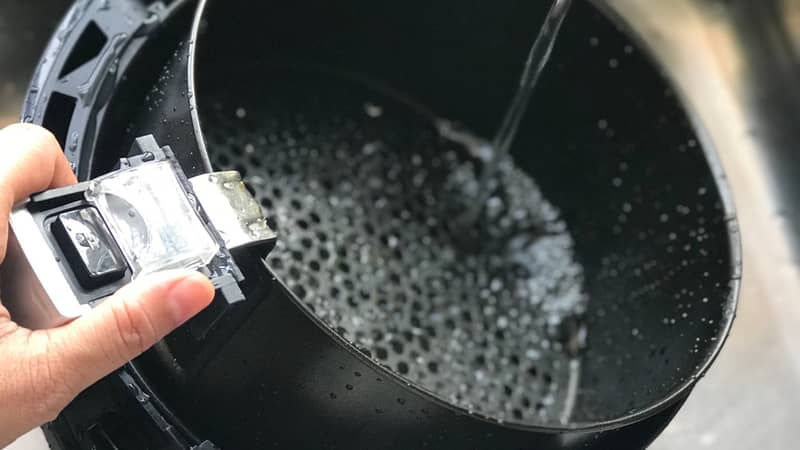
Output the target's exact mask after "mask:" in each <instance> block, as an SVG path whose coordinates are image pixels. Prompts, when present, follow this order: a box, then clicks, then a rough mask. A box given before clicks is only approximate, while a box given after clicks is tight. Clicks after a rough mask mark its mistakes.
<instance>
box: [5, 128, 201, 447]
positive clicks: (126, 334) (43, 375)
mask: <svg viewBox="0 0 800 450" xmlns="http://www.w3.org/2000/svg"><path fill="white" fill-rule="evenodd" d="M0 155H2V165H0V262H1V261H2V260H3V259H5V253H6V246H7V242H8V216H9V214H10V212H11V208H12V207H13V206H14V204H16V203H17V202H19V201H21V200H24V199H25V198H27V197H28V196H30V195H31V194H33V193H36V192H40V191H44V190H46V189H49V188H54V187H59V186H65V185H69V184H73V183H75V182H76V180H75V176H74V175H73V173H72V170H70V168H69V164H68V163H67V160H66V159H65V158H64V154H63V152H62V150H61V148H60V147H59V145H58V142H57V141H56V139H55V138H54V137H53V135H52V134H51V133H50V132H48V131H46V130H44V129H43V128H40V127H37V126H35V125H29V124H17V125H11V126H9V127H7V128H4V129H2V130H0ZM213 296H214V288H213V286H212V285H211V282H210V281H209V280H208V279H207V278H206V277H205V276H203V275H202V274H200V273H198V272H195V271H168V272H162V273H158V274H154V275H152V276H149V277H143V278H142V279H138V280H137V281H135V282H134V283H131V284H130V285H128V286H126V287H124V288H123V289H120V290H119V291H118V292H117V293H116V294H115V295H114V296H113V297H110V298H109V299H108V300H106V301H104V302H103V303H102V304H101V305H99V306H98V307H96V308H95V309H93V310H92V312H91V313H90V314H87V315H85V316H83V317H80V318H78V319H75V320H73V321H72V322H70V323H69V324H66V325H63V326H61V327H58V328H53V329H49V330H36V331H32V330H28V329H25V328H22V327H20V326H18V325H17V324H15V323H14V321H13V318H12V317H10V316H9V313H8V311H7V310H6V309H5V308H4V307H2V304H0V448H3V447H5V446H6V445H8V444H10V443H11V442H13V441H14V440H15V439H16V438H17V437H19V436H21V435H22V434H24V433H26V432H27V431H29V430H31V429H33V428H36V427H38V426H40V425H42V424H43V423H45V422H48V421H51V420H53V419H54V418H55V417H56V416H57V415H58V413H59V412H60V411H61V410H62V409H63V408H64V407H65V406H66V405H67V404H68V403H69V402H70V401H71V400H72V399H73V398H75V396H76V395H78V394H79V393H80V392H81V391H83V390H84V389H86V388H87V387H89V386H90V385H91V384H93V383H94V382H96V381H98V380H99V379H100V378H102V377H104V376H105V375H107V374H109V373H110V372H112V371H114V370H115V369H117V368H118V367H120V366H121V365H123V364H124V363H125V362H127V361H129V360H131V359H133V358H135V357H136V356H138V355H139V354H141V353H142V352H143V351H145V350H146V349H148V348H149V347H151V346H152V345H153V344H155V343H156V342H157V341H159V340H160V339H161V338H162V337H164V336H165V335H166V334H167V333H169V332H170V331H172V330H173V329H175V328H176V327H178V326H179V325H180V324H182V323H184V322H185V321H186V320H188V319H189V318H191V317H192V316H194V315H195V314H197V313H198V312H200V311H201V310H202V309H203V308H205V307H206V306H207V305H208V304H209V303H210V302H211V300H212V298H213ZM0 302H2V293H0Z"/></svg>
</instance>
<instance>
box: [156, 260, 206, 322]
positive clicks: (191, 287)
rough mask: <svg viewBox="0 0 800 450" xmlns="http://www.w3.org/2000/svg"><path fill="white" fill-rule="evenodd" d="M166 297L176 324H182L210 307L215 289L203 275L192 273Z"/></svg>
mask: <svg viewBox="0 0 800 450" xmlns="http://www.w3.org/2000/svg"><path fill="white" fill-rule="evenodd" d="M166 297H167V301H168V302H169V305H170V308H171V309H172V314H173V318H174V320H175V323H176V324H182V323H184V322H186V321H187V320H189V319H190V318H192V317H194V316H195V315H196V314H197V313H199V312H200V311H202V310H203V309H204V308H205V307H206V306H208V304H209V303H210V302H211V300H212V299H213V297H214V288H213V287H212V286H211V282H210V281H209V280H208V278H206V277H205V276H204V275H203V274H200V273H198V272H190V273H186V274H185V275H184V276H183V278H181V279H179V280H178V281H176V282H175V284H173V285H172V287H171V288H170V289H169V291H168V292H167V295H166Z"/></svg>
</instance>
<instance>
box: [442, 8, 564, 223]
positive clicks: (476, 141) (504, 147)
mask: <svg viewBox="0 0 800 450" xmlns="http://www.w3.org/2000/svg"><path fill="white" fill-rule="evenodd" d="M571 1H572V0H555V1H553V4H552V6H551V7H550V10H549V11H548V13H547V17H545V20H544V23H543V24H542V27H541V28H540V29H539V34H538V36H537V37H536V40H535V41H534V42H533V45H532V46H531V49H530V51H529V52H528V59H527V60H526V61H525V67H524V68H523V70H522V76H521V77H520V80H519V85H518V86H517V92H516V94H515V95H514V97H513V99H512V100H511V104H510V105H509V107H508V109H507V110H506V114H505V116H504V117H503V121H502V123H501V124H500V128H499V129H498V130H497V133H496V134H495V136H494V139H493V140H492V141H491V142H488V141H487V140H485V139H482V138H480V137H478V136H475V135H473V134H471V133H469V132H468V131H466V130H463V129H461V128H459V127H458V126H457V125H455V124H454V123H453V122H451V121H448V120H445V119H441V120H439V122H438V123H437V128H438V130H439V133H440V134H441V136H442V137H444V138H446V139H449V140H451V141H454V142H457V143H459V144H460V145H463V146H464V147H465V148H466V149H467V151H469V153H470V154H471V156H473V157H475V158H478V159H479V160H480V161H482V163H483V170H482V172H481V175H480V178H479V179H478V182H477V185H476V186H474V191H475V192H474V195H473V199H474V201H473V202H471V204H470V205H468V206H467V208H466V210H465V211H464V212H463V213H462V214H461V215H460V216H459V217H457V218H456V223H455V224H456V227H457V228H459V229H461V230H464V231H467V230H471V229H474V226H475V223H476V222H477V221H478V220H480V218H481V213H482V212H483V211H484V210H485V209H487V207H488V206H489V200H490V198H491V196H492V193H493V192H494V190H495V189H496V187H497V185H498V184H500V183H501V179H502V167H501V166H502V165H503V162H504V161H505V160H506V159H509V158H510V156H509V150H510V148H511V144H512V143H513V142H514V137H516V135H517V130H518V129H519V124H520V121H521V120H522V118H523V117H524V116H525V111H526V110H527V109H528V103H529V102H530V97H531V94H532V93H533V90H534V88H535V87H536V83H537V82H538V81H539V76H540V75H541V74H542V72H543V71H544V68H545V66H546V65H547V61H548V60H549V59H550V53H551V52H552V50H553V45H554V44H555V41H556V38H557V37H558V32H559V30H560V29H561V24H562V23H563V22H564V18H565V17H566V16H567V12H568V11H569V6H570V3H571Z"/></svg>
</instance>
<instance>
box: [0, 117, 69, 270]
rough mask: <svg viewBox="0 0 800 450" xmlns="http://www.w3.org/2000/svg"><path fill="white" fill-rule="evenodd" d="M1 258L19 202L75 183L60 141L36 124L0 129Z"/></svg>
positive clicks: (0, 257) (1, 257)
mask: <svg viewBox="0 0 800 450" xmlns="http://www.w3.org/2000/svg"><path fill="white" fill-rule="evenodd" d="M0 158H2V161H3V164H2V165H0V236H2V239H0V260H2V259H3V258H4V257H5V253H6V236H8V216H9V214H10V213H11V208H12V207H13V206H14V204H16V203H17V202H19V201H21V200H24V199H25V198H27V197H28V196H30V195H31V194H34V193H36V192H40V191H44V190H46V189H48V188H53V187H60V186H66V185H69V184H73V183H75V182H76V179H75V175H74V174H73V173H72V169H70V167H69V163H68V162H67V159H66V158H65V157H64V153H63V152H62V151H61V147H60V146H59V145H58V141H56V138H55V137H54V136H53V134H52V133H50V132H49V131H47V130H45V129H44V128H41V127H39V126H36V125H31V124H15V125H10V126H8V127H6V128H3V129H2V130H0Z"/></svg>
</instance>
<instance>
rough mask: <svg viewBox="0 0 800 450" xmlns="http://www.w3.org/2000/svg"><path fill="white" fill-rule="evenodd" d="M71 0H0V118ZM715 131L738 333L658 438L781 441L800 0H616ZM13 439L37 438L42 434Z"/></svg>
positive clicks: (795, 257)
mask: <svg viewBox="0 0 800 450" xmlns="http://www.w3.org/2000/svg"><path fill="white" fill-rule="evenodd" d="M68 3H69V2H68V1H66V0H49V1H47V2H45V1H37V2H18V1H15V0H0V126H2V125H5V124H8V123H10V122H13V121H15V120H16V117H17V114H18V110H19V105H20V103H21V99H22V95H23V93H24V89H25V87H26V86H27V82H28V79H29V78H30V75H31V71H32V69H33V65H34V64H35V62H36V60H37V59H38V58H39V55H40V54H41V49H42V48H43V46H44V44H45V42H46V39H47V38H48V36H49V33H50V30H51V29H52V28H53V26H54V25H55V23H56V22H57V21H58V20H59V18H60V17H61V16H62V15H63V13H64V11H65V9H66V7H67V6H68ZM607 6H608V7H609V8H610V9H611V10H612V11H613V12H615V13H616V14H618V15H619V16H620V17H621V18H622V19H623V20H624V22H625V23H627V24H628V26H629V27H630V28H631V29H632V31H633V32H634V33H635V34H636V35H638V36H639V37H640V39H641V40H642V41H643V42H644V43H645V45H647V46H648V47H649V48H650V49H651V50H652V53H653V55H654V56H655V57H656V59H657V60H658V61H659V62H660V63H661V64H662V66H663V67H664V70H665V71H666V73H667V75H668V76H669V77H670V78H671V79H672V80H673V81H674V83H675V84H676V86H677V88H678V91H679V93H680V94H681V95H682V96H683V98H684V100H685V101H686V102H687V104H688V105H689V106H690V108H691V109H692V110H693V112H694V114H695V115H696V117H697V118H698V119H699V122H700V123H701V124H703V126H704V127H705V131H706V132H707V134H708V136H709V137H710V139H711V141H712V142H713V143H714V145H715V147H716V150H717V152H718V153H719V155H720V158H721V160H722V162H723V166H724V169H725V171H726V173H727V175H728V181H729V184H730V185H731V187H732V190H733V194H734V197H735V201H736V204H737V207H738V213H739V223H740V226H741V231H742V238H743V250H744V255H745V256H744V265H745V267H744V272H743V285H742V291H741V301H740V306H739V314H738V317H737V320H736V323H735V325H734V328H733V332H732V335H731V337H730V339H729V341H728V343H727V345H726V347H725V349H724V351H723V352H722V354H721V356H720V357H719V359H718V360H717V362H716V363H715V365H714V366H713V367H712V369H711V371H710V372H709V374H708V375H707V376H706V377H705V379H704V380H702V381H701V382H700V384H699V385H698V386H697V388H696V389H695V392H694V394H693V395H692V396H691V397H690V398H689V401H688V403H687V404H686V406H685V407H684V408H683V409H682V410H681V411H680V413H679V414H678V416H677V417H676V419H675V420H674V421H673V422H672V423H671V424H670V425H669V427H668V428H667V429H666V431H665V432H664V433H663V435H662V436H661V437H660V438H659V439H658V440H657V441H656V442H655V444H654V445H653V446H652V448H654V449H658V450H666V449H682V448H724V449H732V450H736V449H752V448H761V449H786V448H793V447H794V446H795V438H794V426H795V425H796V419H795V417H794V414H793V412H794V409H795V406H796V405H798V404H800V352H798V351H794V349H793V345H792V344H793V343H796V342H800V326H798V325H800V295H798V294H800V276H798V275H799V274H798V261H799V260H800V239H798V237H800V204H798V202H797V201H796V200H795V199H797V198H800V196H798V195H797V194H798V193H800V145H798V143H800V89H798V88H797V85H798V81H797V80H800V1H792V0H770V1H766V0H765V1H759V2H755V1H750V0H727V1H723V0H670V1H660V2H656V1H653V0H610V1H609V2H608V3H607ZM27 442H29V443H27V444H26V443H20V444H19V445H20V446H18V447H13V446H12V448H17V449H18V450H21V449H29V450H32V449H35V448H46V447H39V446H40V445H42V444H41V442H43V441H41V440H37V439H36V438H35V437H33V438H31V439H29V440H28V441H27Z"/></svg>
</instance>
